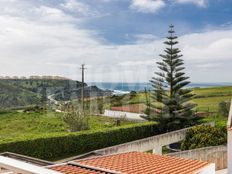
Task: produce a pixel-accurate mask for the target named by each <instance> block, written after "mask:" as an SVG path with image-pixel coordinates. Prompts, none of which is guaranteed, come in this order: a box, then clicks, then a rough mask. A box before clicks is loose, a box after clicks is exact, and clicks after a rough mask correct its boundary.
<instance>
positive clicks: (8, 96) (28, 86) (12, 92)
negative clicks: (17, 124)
mask: <svg viewBox="0 0 232 174" xmlns="http://www.w3.org/2000/svg"><path fill="white" fill-rule="evenodd" d="M81 86H82V83H81V82H79V81H74V80H69V79H0V108H14V107H23V106H28V105H38V104H40V101H41V96H42V95H41V92H42V90H44V89H46V94H47V96H49V95H53V96H54V97H55V99H56V100H66V101H67V100H72V99H78V98H80V96H81ZM84 86H85V91H84V95H85V97H96V96H104V95H110V94H111V92H110V91H103V90H101V89H99V88H98V87H96V86H92V87H91V86H87V84H84Z"/></svg>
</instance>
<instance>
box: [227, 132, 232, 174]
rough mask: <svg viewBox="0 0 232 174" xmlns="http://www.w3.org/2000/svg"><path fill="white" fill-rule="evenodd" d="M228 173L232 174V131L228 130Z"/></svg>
mask: <svg viewBox="0 0 232 174" xmlns="http://www.w3.org/2000/svg"><path fill="white" fill-rule="evenodd" d="M227 146H228V147H227V148H228V155H227V156H228V173H229V174H230V173H232V130H229V129H228V143H227Z"/></svg>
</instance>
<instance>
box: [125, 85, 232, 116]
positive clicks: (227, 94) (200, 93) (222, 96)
mask: <svg viewBox="0 0 232 174" xmlns="http://www.w3.org/2000/svg"><path fill="white" fill-rule="evenodd" d="M193 93H194V94H195V95H196V96H195V98H194V100H193V102H195V103H196V104H197V105H198V110H209V111H210V112H217V111H218V105H219V103H220V102H222V101H228V100H230V99H232V86H229V87H210V88H194V89H193ZM150 95H151V94H150ZM121 103H122V104H123V105H130V104H142V103H143V104H145V103H146V97H145V93H144V92H139V93H137V95H136V96H134V97H133V98H131V99H128V97H127V96H126V95H125V96H124V98H122V99H121Z"/></svg>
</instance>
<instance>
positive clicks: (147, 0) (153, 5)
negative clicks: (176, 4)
mask: <svg viewBox="0 0 232 174" xmlns="http://www.w3.org/2000/svg"><path fill="white" fill-rule="evenodd" d="M165 5H166V4H165V2H164V1H163V0H132V3H131V6H130V7H131V8H132V9H135V10H137V11H139V12H143V13H156V12H157V11H159V10H160V9H161V8H163V7H165Z"/></svg>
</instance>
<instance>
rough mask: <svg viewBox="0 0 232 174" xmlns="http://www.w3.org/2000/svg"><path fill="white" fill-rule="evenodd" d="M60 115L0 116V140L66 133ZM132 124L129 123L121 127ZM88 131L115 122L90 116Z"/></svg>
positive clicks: (17, 114)
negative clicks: (28, 135)
mask: <svg viewBox="0 0 232 174" xmlns="http://www.w3.org/2000/svg"><path fill="white" fill-rule="evenodd" d="M62 116H63V114H61V113H54V112H49V113H45V114H43V113H23V112H12V113H2V114H0V119H1V121H0V138H1V139H5V138H11V137H12V138H13V137H17V136H22V135H25V134H42V133H51V132H67V130H68V126H67V125H66V124H65V122H64V121H63V119H62ZM125 124H133V123H132V122H129V121H124V122H122V125H125ZM89 125H90V129H94V130H97V129H104V128H109V127H114V126H116V125H115V120H114V119H111V118H106V117H101V116H90V120H89Z"/></svg>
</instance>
